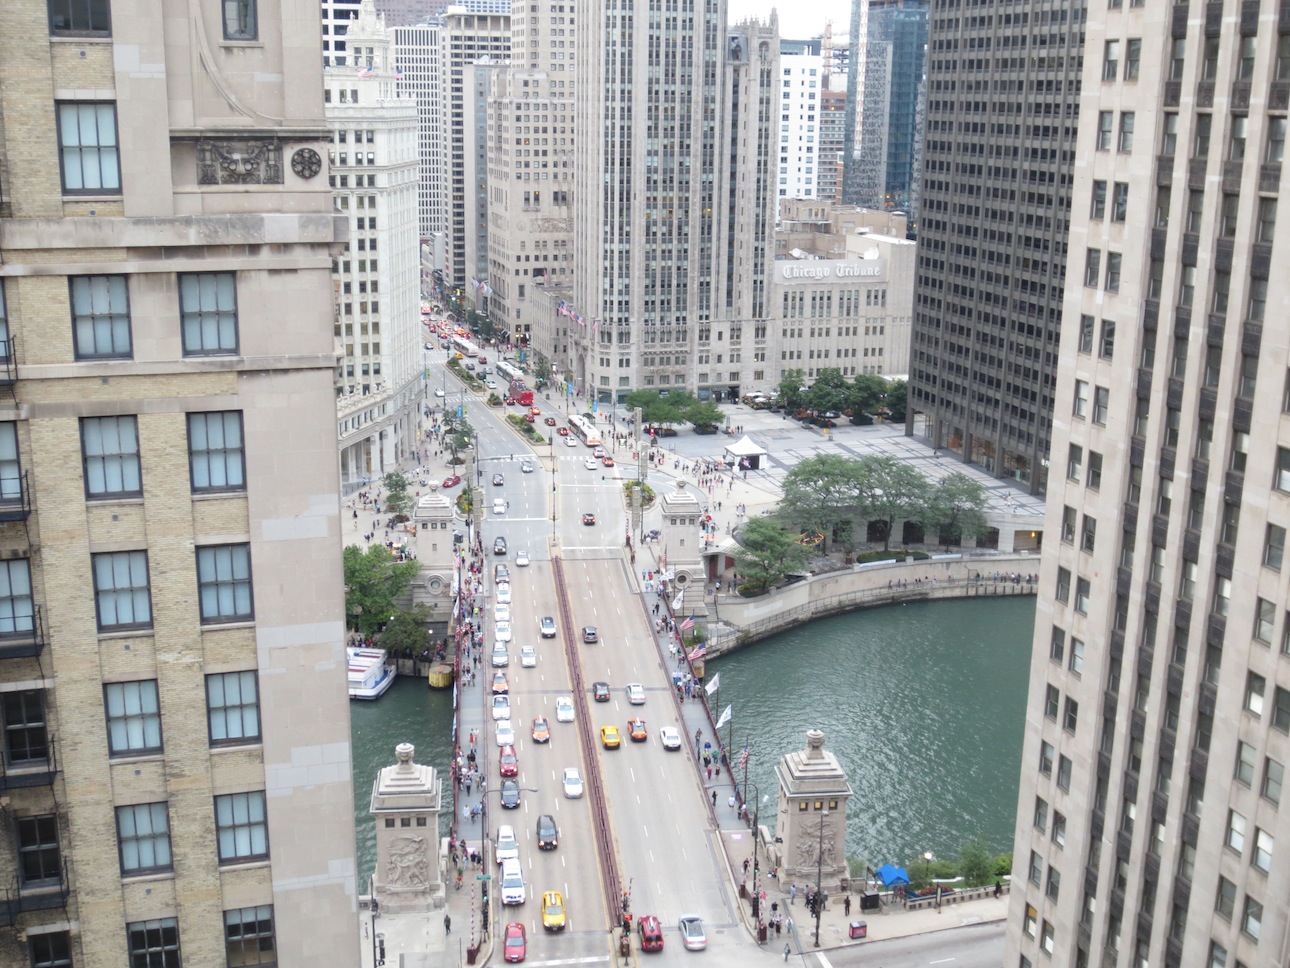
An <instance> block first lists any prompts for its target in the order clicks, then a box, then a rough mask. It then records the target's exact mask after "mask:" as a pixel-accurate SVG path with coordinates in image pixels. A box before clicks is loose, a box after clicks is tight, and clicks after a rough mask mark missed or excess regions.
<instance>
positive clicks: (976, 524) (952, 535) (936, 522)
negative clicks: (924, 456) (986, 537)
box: [923, 471, 989, 549]
mask: <svg viewBox="0 0 1290 968" xmlns="http://www.w3.org/2000/svg"><path fill="white" fill-rule="evenodd" d="M985 509H986V494H985V488H983V487H982V486H981V485H980V484H978V483H977V482H976V481H974V480H972V478H970V477H968V476H967V475H966V474H962V473H960V472H958V471H954V472H953V473H951V474H946V475H945V477H943V478H942V479H941V480H940V482H939V483H938V484H936V486H935V487H933V488H932V489H931V490H930V491H929V493H928V495H927V510H926V513H925V515H924V517H923V526H924V527H925V528H927V529H929V530H930V529H932V528H934V529H936V531H937V533H938V534H939V535H940V541H941V545H942V546H943V547H945V548H947V549H948V548H949V546H950V545H951V544H954V543H956V542H961V541H962V540H963V539H964V538H975V537H977V536H978V535H981V534H984V533H985V532H986V530H987V529H988V528H989V525H988V524H987V523H986V520H985Z"/></svg>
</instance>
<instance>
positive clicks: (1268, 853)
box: [1250, 828, 1276, 874]
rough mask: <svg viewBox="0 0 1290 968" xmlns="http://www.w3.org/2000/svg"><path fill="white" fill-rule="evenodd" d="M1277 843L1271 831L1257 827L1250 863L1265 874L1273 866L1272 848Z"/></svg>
mask: <svg viewBox="0 0 1290 968" xmlns="http://www.w3.org/2000/svg"><path fill="white" fill-rule="evenodd" d="M1275 844H1276V841H1275V840H1274V839H1273V837H1272V835H1271V834H1270V833H1268V832H1267V831H1266V830H1261V829H1257V828H1256V829H1255V831H1254V852H1253V853H1252V854H1251V855H1250V863H1251V864H1253V865H1254V866H1255V867H1257V868H1258V869H1259V870H1261V871H1263V873H1265V874H1266V873H1267V872H1268V871H1269V870H1271V868H1272V848H1273V847H1274V846H1275Z"/></svg>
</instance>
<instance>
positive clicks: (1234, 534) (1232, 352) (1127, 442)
mask: <svg viewBox="0 0 1290 968" xmlns="http://www.w3.org/2000/svg"><path fill="white" fill-rule="evenodd" d="M1157 13H1158V12H1157ZM997 16H998V13H997V12H996V17H997ZM1013 16H1016V15H1015V14H1013ZM1086 36H1087V43H1086V50H1087V54H1086V56H1085V58H1084V72H1083V84H1084V92H1085V93H1084V99H1083V111H1082V112H1081V116H1080V120H1079V141H1078V157H1079V164H1078V165H1077V167H1076V172H1077V175H1076V179H1075V184H1074V188H1073V192H1072V199H1073V203H1072V207H1071V230H1070V236H1069V246H1070V268H1069V270H1068V273H1067V277H1066V283H1067V284H1066V288H1065V291H1066V299H1065V313H1064V316H1065V319H1064V325H1063V333H1062V340H1061V348H1062V353H1061V358H1060V363H1059V365H1058V366H1057V368H1056V380H1055V397H1056V408H1055V411H1054V417H1053V434H1052V436H1053V441H1054V445H1053V452H1052V467H1051V469H1052V471H1053V473H1052V475H1051V476H1050V483H1049V488H1048V521H1047V525H1048V527H1047V528H1045V532H1046V533H1047V534H1049V535H1055V536H1057V537H1058V540H1056V541H1052V542H1050V543H1046V546H1045V549H1044V559H1043V564H1042V567H1041V591H1040V596H1039V601H1038V618H1037V621H1036V629H1035V648H1034V653H1033V654H1034V659H1033V663H1032V668H1031V674H1030V699H1029V704H1028V708H1027V724H1026V725H1027V728H1026V738H1025V746H1024V750H1023V754H1022V777H1021V788H1020V799H1019V807H1018V811H1017V833H1016V847H1015V853H1014V861H1015V872H1014V878H1013V893H1012V907H1011V917H1010V920H1009V924H1008V935H1007V956H1006V959H1005V964H1007V965H1010V966H1012V965H1021V966H1031V965H1036V966H1037V965H1047V964H1051V965H1073V966H1077V968H1082V966H1090V965H1121V966H1127V965H1153V966H1155V965H1160V966H1170V965H1179V966H1191V965H1197V966H1210V968H1225V966H1251V968H1252V966H1277V965H1284V964H1285V959H1286V952H1287V943H1288V941H1287V939H1288V938H1290V905H1288V904H1287V897H1290V865H1288V864H1287V863H1286V860H1287V858H1286V851H1287V846H1288V845H1290V799H1288V798H1290V792H1287V790H1286V788H1285V768H1286V764H1287V763H1288V762H1290V735H1288V734H1290V618H1287V607H1288V606H1290V594H1288V593H1287V583H1286V575H1287V573H1288V572H1290V559H1287V558H1286V554H1285V545H1286V529H1287V528H1290V425H1288V424H1287V418H1286V416H1285V414H1286V413H1287V411H1288V410H1290V402H1288V401H1290V396H1287V387H1288V386H1290V379H1288V376H1290V331H1288V330H1287V327H1286V325H1285V321H1284V318H1283V317H1284V311H1285V308H1286V306H1287V305H1290V278H1288V277H1287V275H1286V273H1285V272H1283V271H1282V272H1276V271H1273V270H1274V269H1275V268H1276V266H1277V265H1278V264H1281V265H1284V264H1285V259H1284V253H1285V250H1286V246H1287V244H1290V228H1288V227H1287V225H1288V223H1287V221H1286V220H1285V219H1283V218H1278V215H1279V212H1278V202H1279V193H1280V189H1281V188H1282V187H1284V186H1285V185H1286V179H1285V173H1284V171H1283V167H1282V166H1283V158H1284V150H1285V139H1286V113H1287V112H1286V108H1287V103H1288V102H1290V23H1288V22H1287V20H1286V18H1285V16H1284V13H1282V15H1281V17H1280V19H1279V20H1278V19H1277V8H1276V7H1275V6H1269V5H1268V4H1263V5H1260V4H1259V3H1257V2H1254V3H1248V4H1245V5H1244V6H1242V7H1241V8H1239V10H1238V9H1236V8H1228V9H1224V8H1223V7H1222V6H1221V5H1218V4H1211V5H1209V6H1207V7H1206V6H1201V5H1199V4H1195V3H1193V4H1186V3H1183V4H1178V5H1175V6H1174V7H1173V8H1172V11H1171V16H1166V17H1161V16H1158V15H1156V14H1153V12H1152V11H1151V10H1150V9H1148V8H1145V7H1143V6H1141V5H1138V4H1132V3H1131V4H1126V5H1123V6H1121V5H1118V4H1112V5H1110V7H1109V8H1108V7H1106V6H1101V7H1098V8H1096V9H1094V8H1090V20H1089V23H1088V28H1087V35H1086ZM996 53H998V50H997V48H996ZM1031 54H1032V55H1033V54H1034V51H1033V50H1032V51H1031ZM1052 122H1053V123H1056V122H1057V117H1056V116H1055V115H1054V117H1053V119H1052ZM1033 124H1036V125H1039V124H1041V122H1040V119H1038V118H1036V119H1034V121H1033ZM1043 148H1044V144H1043V141H1042V139H1041V140H1040V141H1039V143H1037V144H1036V145H1035V150H1036V151H1039V150H1043ZM986 163H987V164H989V159H988V157H987V159H986ZM931 178H932V175H931V174H930V173H929V181H930V180H931ZM1019 201H1020V199H1019ZM1018 208H1019V209H1022V206H1021V205H1019V206H1018ZM1023 212H1024V209H1023ZM1278 256H1280V259H1278ZM978 265H979V268H980V270H981V271H982V272H984V271H987V270H988V271H990V272H995V271H1002V270H1004V269H1006V268H1007V267H999V266H998V265H997V263H996V265H995V266H990V265H989V264H988V263H986V262H983V261H980V260H978ZM949 281H951V282H953V281H954V280H953V278H952V277H951V278H950V280H949ZM1278 843H1279V844H1280V846H1279V847H1278V846H1277V844H1278Z"/></svg>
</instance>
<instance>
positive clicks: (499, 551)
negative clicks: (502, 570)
mask: <svg viewBox="0 0 1290 968" xmlns="http://www.w3.org/2000/svg"><path fill="white" fill-rule="evenodd" d="M493 554H495V555H504V554H506V539H505V538H503V537H502V536H501V535H498V536H497V537H496V538H494V539H493Z"/></svg>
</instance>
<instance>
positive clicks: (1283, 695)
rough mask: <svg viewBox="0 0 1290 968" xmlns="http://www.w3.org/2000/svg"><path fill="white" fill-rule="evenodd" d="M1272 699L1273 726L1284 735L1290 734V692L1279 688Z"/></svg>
mask: <svg viewBox="0 0 1290 968" xmlns="http://www.w3.org/2000/svg"><path fill="white" fill-rule="evenodd" d="M1272 698H1273V704H1272V725H1273V726H1274V727H1276V728H1277V729H1279V730H1280V731H1281V732H1283V733H1285V732H1290V690H1285V689H1282V688H1281V687H1280V686H1277V688H1276V692H1274V693H1273V694H1272Z"/></svg>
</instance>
